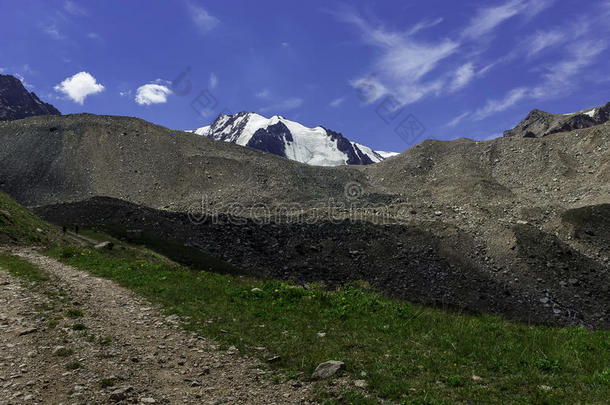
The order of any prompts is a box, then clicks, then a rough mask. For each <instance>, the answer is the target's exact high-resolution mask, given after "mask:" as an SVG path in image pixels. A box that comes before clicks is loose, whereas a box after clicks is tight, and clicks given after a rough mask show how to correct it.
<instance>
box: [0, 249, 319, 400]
mask: <svg viewBox="0 0 610 405" xmlns="http://www.w3.org/2000/svg"><path fill="white" fill-rule="evenodd" d="M12 253H14V254H17V255H19V256H21V257H23V258H26V259H27V260H29V261H30V262H32V263H34V264H35V265H37V266H38V267H39V268H41V269H42V270H44V271H45V272H47V273H48V274H49V275H50V277H51V279H50V281H49V282H45V283H44V285H43V286H39V287H33V288H29V287H28V286H27V283H23V282H21V281H20V280H17V279H15V278H13V277H11V276H10V275H9V274H8V272H6V271H5V270H4V269H1V268H0V404H21V403H43V404H66V405H68V404H81V403H87V404H107V403H158V404H164V403H167V404H178V403H180V404H182V403H184V404H190V403H197V404H224V403H231V404H297V403H298V404H307V403H313V402H312V401H311V399H310V398H311V397H312V386H311V385H310V384H307V383H300V382H294V381H293V382H286V383H274V381H273V380H274V379H273V373H272V372H271V371H268V368H267V367H265V365H263V364H261V363H260V362H259V361H257V360H255V359H252V358H248V357H244V356H239V355H237V353H236V350H231V348H230V349H229V350H220V349H219V347H218V346H217V345H215V344H214V343H213V342H211V341H209V340H206V339H203V338H201V337H198V336H196V335H194V334H189V333H188V332H185V331H183V330H182V329H181V328H180V327H179V325H178V322H177V320H176V319H173V318H172V317H165V316H163V315H162V314H161V312H160V311H159V310H157V309H156V308H153V307H152V306H151V305H150V303H147V302H146V301H145V300H143V299H142V298H140V297H138V296H136V295H135V294H133V293H132V292H130V291H128V290H126V289H124V288H122V287H119V286H117V285H116V284H115V283H113V282H112V281H109V280H105V279H100V278H97V277H93V276H90V275H88V274H86V273H84V272H82V271H79V270H76V269H74V268H72V267H69V266H66V265H63V264H61V263H59V262H58V261H56V260H54V259H51V258H48V257H46V256H43V255H41V254H39V253H37V252H36V251H35V250H32V249H25V248H20V249H15V248H13V249H12ZM70 309H71V311H70ZM81 311H82V315H81V313H80V312H81ZM59 315H61V316H62V319H58V320H57V325H56V326H55V327H53V321H52V320H53V319H56V318H59ZM70 315H72V316H73V318H71V317H70ZM50 321H51V324H49V322H50ZM75 324H82V325H84V326H85V327H86V329H82V327H80V326H77V327H76V329H80V330H74V329H73V326H74V325H75ZM61 347H63V349H61ZM69 365H70V366H71V367H70V366H69ZM77 367H78V368H77ZM70 368H74V369H72V370H70Z"/></svg>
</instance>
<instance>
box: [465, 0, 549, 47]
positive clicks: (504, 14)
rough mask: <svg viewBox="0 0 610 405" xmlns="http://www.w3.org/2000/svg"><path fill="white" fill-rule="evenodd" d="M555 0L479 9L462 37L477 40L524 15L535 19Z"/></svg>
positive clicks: (531, 0)
mask: <svg viewBox="0 0 610 405" xmlns="http://www.w3.org/2000/svg"><path fill="white" fill-rule="evenodd" d="M553 1H554V0H511V1H508V2H506V3H504V4H501V5H497V6H491V7H485V8H481V9H479V11H477V13H476V14H475V16H474V17H473V18H472V19H471V20H470V24H468V26H467V27H466V28H465V29H464V31H463V32H462V35H464V36H465V37H467V38H471V39H477V38H480V37H482V36H484V35H485V34H488V33H489V32H491V31H493V29H494V28H496V27H497V26H499V25H500V24H502V23H503V22H505V21H506V20H508V19H510V18H512V17H515V16H517V15H519V14H523V15H525V16H526V17H529V18H531V17H533V16H535V15H536V14H538V13H540V12H541V11H543V10H545V9H546V8H547V7H549V6H550V5H551V4H552V3H553Z"/></svg>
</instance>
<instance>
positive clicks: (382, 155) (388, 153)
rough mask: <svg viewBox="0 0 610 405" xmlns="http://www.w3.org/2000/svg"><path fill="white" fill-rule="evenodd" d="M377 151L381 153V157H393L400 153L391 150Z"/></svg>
mask: <svg viewBox="0 0 610 405" xmlns="http://www.w3.org/2000/svg"><path fill="white" fill-rule="evenodd" d="M375 152H376V153H377V154H378V155H381V157H382V158H384V159H387V158H391V157H392V156H396V155H400V153H398V152H389V151H385V150H376V151H375Z"/></svg>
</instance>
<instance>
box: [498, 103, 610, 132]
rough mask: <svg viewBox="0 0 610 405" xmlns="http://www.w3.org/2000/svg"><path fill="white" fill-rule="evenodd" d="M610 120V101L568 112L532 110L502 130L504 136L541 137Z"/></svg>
mask: <svg viewBox="0 0 610 405" xmlns="http://www.w3.org/2000/svg"><path fill="white" fill-rule="evenodd" d="M607 121H610V103H607V104H606V105H604V106H601V107H594V108H589V109H586V110H582V111H579V112H575V113H569V114H551V113H548V112H544V111H540V110H533V111H532V112H530V113H529V114H528V116H527V117H526V118H525V119H524V120H523V121H521V122H520V123H519V124H518V125H517V126H516V127H515V128H513V129H511V130H508V131H504V136H507V137H510V136H518V137H522V138H541V137H543V136H547V135H550V134H554V133H556V132H568V131H573V130H575V129H582V128H588V127H592V126H594V125H599V124H603V123H604V122H607Z"/></svg>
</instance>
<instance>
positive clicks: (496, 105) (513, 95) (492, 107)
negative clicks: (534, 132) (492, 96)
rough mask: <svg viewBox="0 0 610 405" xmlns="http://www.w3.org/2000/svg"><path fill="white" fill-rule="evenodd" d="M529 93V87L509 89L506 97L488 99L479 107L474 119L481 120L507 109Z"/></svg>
mask: <svg viewBox="0 0 610 405" xmlns="http://www.w3.org/2000/svg"><path fill="white" fill-rule="evenodd" d="M527 94H528V89H527V88H525V87H518V88H515V89H512V90H511V91H509V92H508V93H507V94H506V96H504V98H503V99H501V100H488V101H487V103H486V104H485V106H483V107H481V108H479V109H478V110H477V111H476V112H475V114H474V119H475V120H477V121H480V120H482V119H485V118H487V117H489V116H490V115H492V114H495V113H497V112H501V111H504V110H507V109H509V108H510V107H512V106H513V105H515V104H517V103H518V102H519V101H521V100H522V99H524V98H525V97H527Z"/></svg>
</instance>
